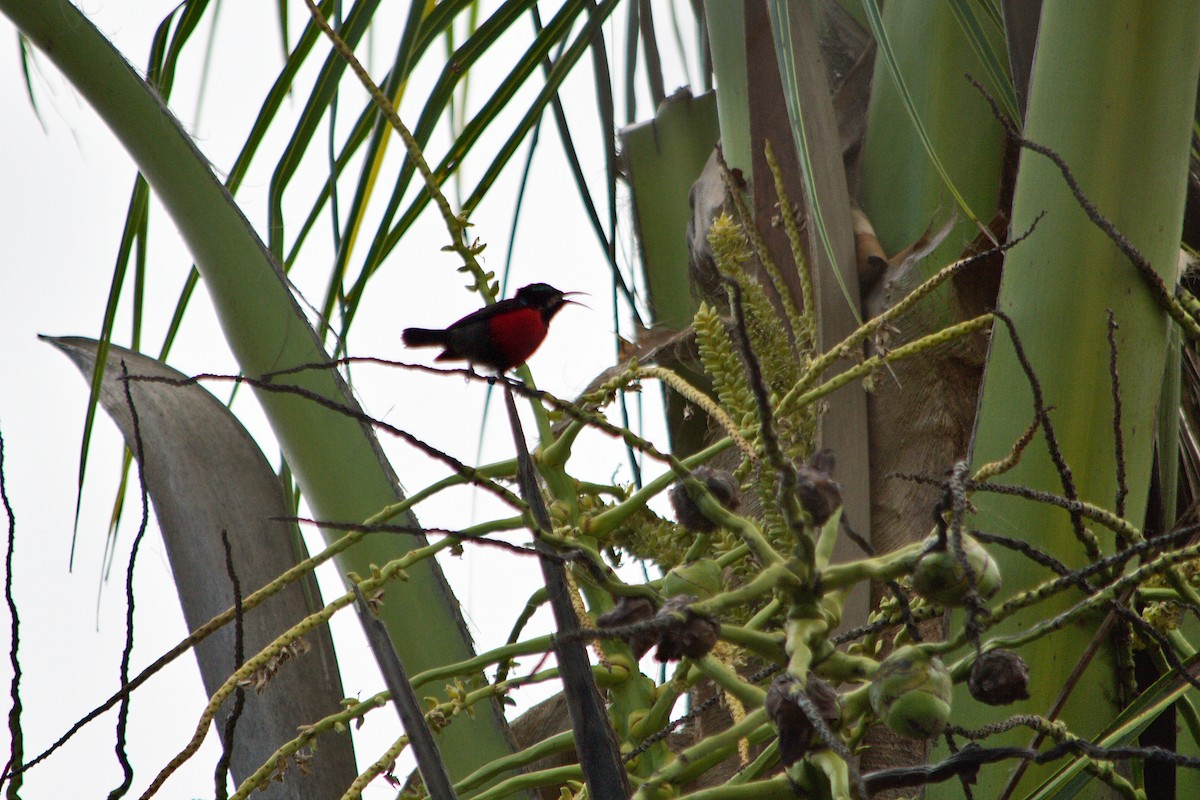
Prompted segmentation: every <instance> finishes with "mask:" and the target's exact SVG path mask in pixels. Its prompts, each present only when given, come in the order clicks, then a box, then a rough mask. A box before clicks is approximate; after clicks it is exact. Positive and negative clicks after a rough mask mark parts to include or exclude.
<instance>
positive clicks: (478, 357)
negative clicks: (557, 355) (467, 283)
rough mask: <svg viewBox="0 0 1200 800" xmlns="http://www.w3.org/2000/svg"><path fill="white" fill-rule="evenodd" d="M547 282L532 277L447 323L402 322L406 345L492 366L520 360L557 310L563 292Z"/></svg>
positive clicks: (442, 357) (530, 352)
mask: <svg viewBox="0 0 1200 800" xmlns="http://www.w3.org/2000/svg"><path fill="white" fill-rule="evenodd" d="M572 294H578V292H563V291H560V290H559V289H555V288H554V287H553V286H551V285H549V284H547V283H531V284H529V285H528V286H523V287H521V288H520V289H518V290H517V293H516V294H515V295H514V296H512V297H510V298H508V299H506V300H501V301H499V302H498V303H495V304H493V305H490V306H484V307H483V308H481V309H479V310H478V311H475V312H474V313H471V314H468V315H467V316H465V317H463V318H462V319H460V320H458V321H457V322H455V323H453V324H452V325H450V326H449V327H448V328H444V329H435V328H405V329H404V332H403V333H402V334H401V339H403V341H404V344H405V345H407V346H409V347H440V348H442V352H441V354H440V355H438V357H437V358H436V359H435V360H436V361H466V362H468V363H469V364H471V365H476V364H478V365H481V366H484V367H489V368H491V369H494V370H496V373H497V374H502V373H505V372H508V371H509V370H510V369H512V368H513V367H517V366H520V365H521V364H524V363H525V360H526V359H528V358H529V357H530V356H531V355H533V353H534V351H535V350H537V349H538V346H539V345H540V344H541V343H542V340H543V339H545V338H546V333H547V332H548V331H549V330H550V320H551V319H553V318H554V315H555V314H557V313H558V312H559V311H561V310H562V307H563V306H565V305H566V304H567V303H574V302H575V301H574V300H569V299H567V298H568V295H572Z"/></svg>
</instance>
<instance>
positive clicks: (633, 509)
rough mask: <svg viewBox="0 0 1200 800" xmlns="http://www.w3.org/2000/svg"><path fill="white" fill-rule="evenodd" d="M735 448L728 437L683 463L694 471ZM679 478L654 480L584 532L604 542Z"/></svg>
mask: <svg viewBox="0 0 1200 800" xmlns="http://www.w3.org/2000/svg"><path fill="white" fill-rule="evenodd" d="M732 446H733V440H732V439H730V438H728V437H726V438H724V439H722V440H721V441H719V442H716V443H714V444H711V445H709V446H708V447H706V448H704V449H703V450H701V451H700V452H699V453H696V454H695V455H693V456H689V457H688V458H685V459H683V464H684V466H686V467H687V468H688V469H693V468H695V467H698V466H700V465H701V464H704V463H706V462H707V461H709V460H710V459H712V458H713V457H715V456H716V455H718V454H719V453H722V452H724V451H726V450H728V449H729V448H730V447H732ZM678 479H679V476H678V475H676V474H675V473H674V472H666V473H663V474H662V475H660V476H658V477H657V478H655V479H653V480H651V481H647V482H646V485H645V486H643V487H642V488H641V489H639V490H637V491H636V492H634V493H633V494H631V495H630V496H629V497H628V499H626V500H624V501H623V502H621V503H618V504H617V505H615V506H613V507H612V508H609V509H606V510H604V511H602V512H600V513H599V514H597V515H596V516H594V517H592V518H591V519H589V520H587V521H586V523H585V524H584V526H583V533H585V534H587V535H588V536H591V537H593V538H595V539H596V540H597V541H601V542H603V541H604V540H605V539H606V538H608V536H609V535H610V534H612V532H613V531H614V530H616V529H617V528H618V527H620V526H621V525H623V524H624V523H625V522H628V521H629V519H630V518H631V517H633V516H634V515H635V514H637V513H638V512H640V511H642V510H643V509H644V508H646V504H647V503H648V502H649V501H650V500H651V499H652V498H654V497H657V496H658V495H659V494H660V493H661V492H662V491H663V490H664V489H666V488H667V487H668V486H670V485H671V484H672V483H674V482H675V481H677V480H678Z"/></svg>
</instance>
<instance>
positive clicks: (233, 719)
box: [214, 530, 246, 800]
mask: <svg viewBox="0 0 1200 800" xmlns="http://www.w3.org/2000/svg"><path fill="white" fill-rule="evenodd" d="M221 545H222V547H224V548H225V574H226V575H228V576H229V583H230V584H231V586H232V588H233V668H234V669H235V670H236V669H237V668H238V667H240V666H241V665H242V662H244V661H245V660H246V638H245V637H246V631H245V626H244V624H243V623H244V620H243V618H242V583H241V581H239V580H238V576H237V570H236V569H235V568H234V565H233V548H232V547H231V546H230V544H229V531H227V530H222V531H221ZM245 706H246V690H245V689H244V688H242V687H241V686H238V687H237V689H236V690H235V691H234V693H233V708H232V710H231V711H230V712H229V717H228V718H227V719H226V720H225V732H224V736H222V737H221V741H222V745H223V747H222V750H221V758H220V760H219V761H217V770H216V776H215V778H214V783H215V784H216V785H215V787H214V788H215V789H216V796H217V800H226V798H228V797H229V787H228V783H229V762H230V761H232V760H233V736H234V732H235V730H236V729H237V722H238V720H239V719H240V718H241V716H242V710H243V709H244V708H245Z"/></svg>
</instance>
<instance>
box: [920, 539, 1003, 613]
mask: <svg viewBox="0 0 1200 800" xmlns="http://www.w3.org/2000/svg"><path fill="white" fill-rule="evenodd" d="M936 541H937V534H934V535H933V536H930V537H929V539H927V540H926V542H927V543H933V542H936ZM962 549H963V555H965V556H966V561H967V564H968V565H969V566H970V568H971V575H972V576H973V577H974V580H975V589H976V591H978V592H979V595H980V597H983V598H984V599H987V598H989V597H991V596H992V595H994V594H995V593H996V592H998V591H1000V567H999V566H997V565H996V560H995V559H994V558H992V555H991V553H989V552H988V551H987V549H986V548H984V546H983V545H981V544H980V543H979V542H977V541H975V539H974V538H972V537H970V536H967V535H966V534H963V537H962ZM912 582H913V589H914V590H916V592H917V594H919V595H921V596H922V597H924V598H925V599H926V600H929V601H930V602H933V603H940V604H941V605H944V606H947V607H952V608H953V607H958V606H961V605H963V603H964V602H966V599H967V595H968V594H969V593H970V590H971V582H970V580H969V579H968V577H967V571H966V568H965V567H964V565H963V563H962V561H960V560H959V558H958V556H957V555H956V554H955V553H954V547H953V545H952V544H950V543H949V542H946V547H945V549H942V550H933V551H931V552H928V553H926V554H925V555H924V556H922V557H921V560H920V561H918V562H917V566H916V567H915V568H914V569H913V575H912Z"/></svg>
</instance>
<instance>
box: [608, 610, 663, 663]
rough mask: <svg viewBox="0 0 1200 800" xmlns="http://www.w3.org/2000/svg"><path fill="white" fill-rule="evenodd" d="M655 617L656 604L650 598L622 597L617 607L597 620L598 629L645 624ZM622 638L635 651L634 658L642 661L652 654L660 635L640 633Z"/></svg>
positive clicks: (653, 632) (652, 632)
mask: <svg viewBox="0 0 1200 800" xmlns="http://www.w3.org/2000/svg"><path fill="white" fill-rule="evenodd" d="M653 617H654V603H652V602H651V601H650V598H648V597H620V598H618V599H617V604H616V606H614V607H613V608H612V609H611V610H609V611H606V612H605V613H603V614H601V615H600V616H599V617H597V618H596V627H598V628H623V627H625V626H627V625H636V624H637V623H639V622H645V621H646V620H649V619H653ZM621 638H622V639H623V640H624V641H625V643H626V644H627V645H629V649H630V650H632V651H633V655H634V658H639V659H640V658H641V657H642V656H644V655H646V653H648V652H650V648H651V647H653V646H654V643H655V642H657V641H658V633H657V632H656V631H638V632H634V633H630V634H629V635H627V636H622V637H621Z"/></svg>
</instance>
